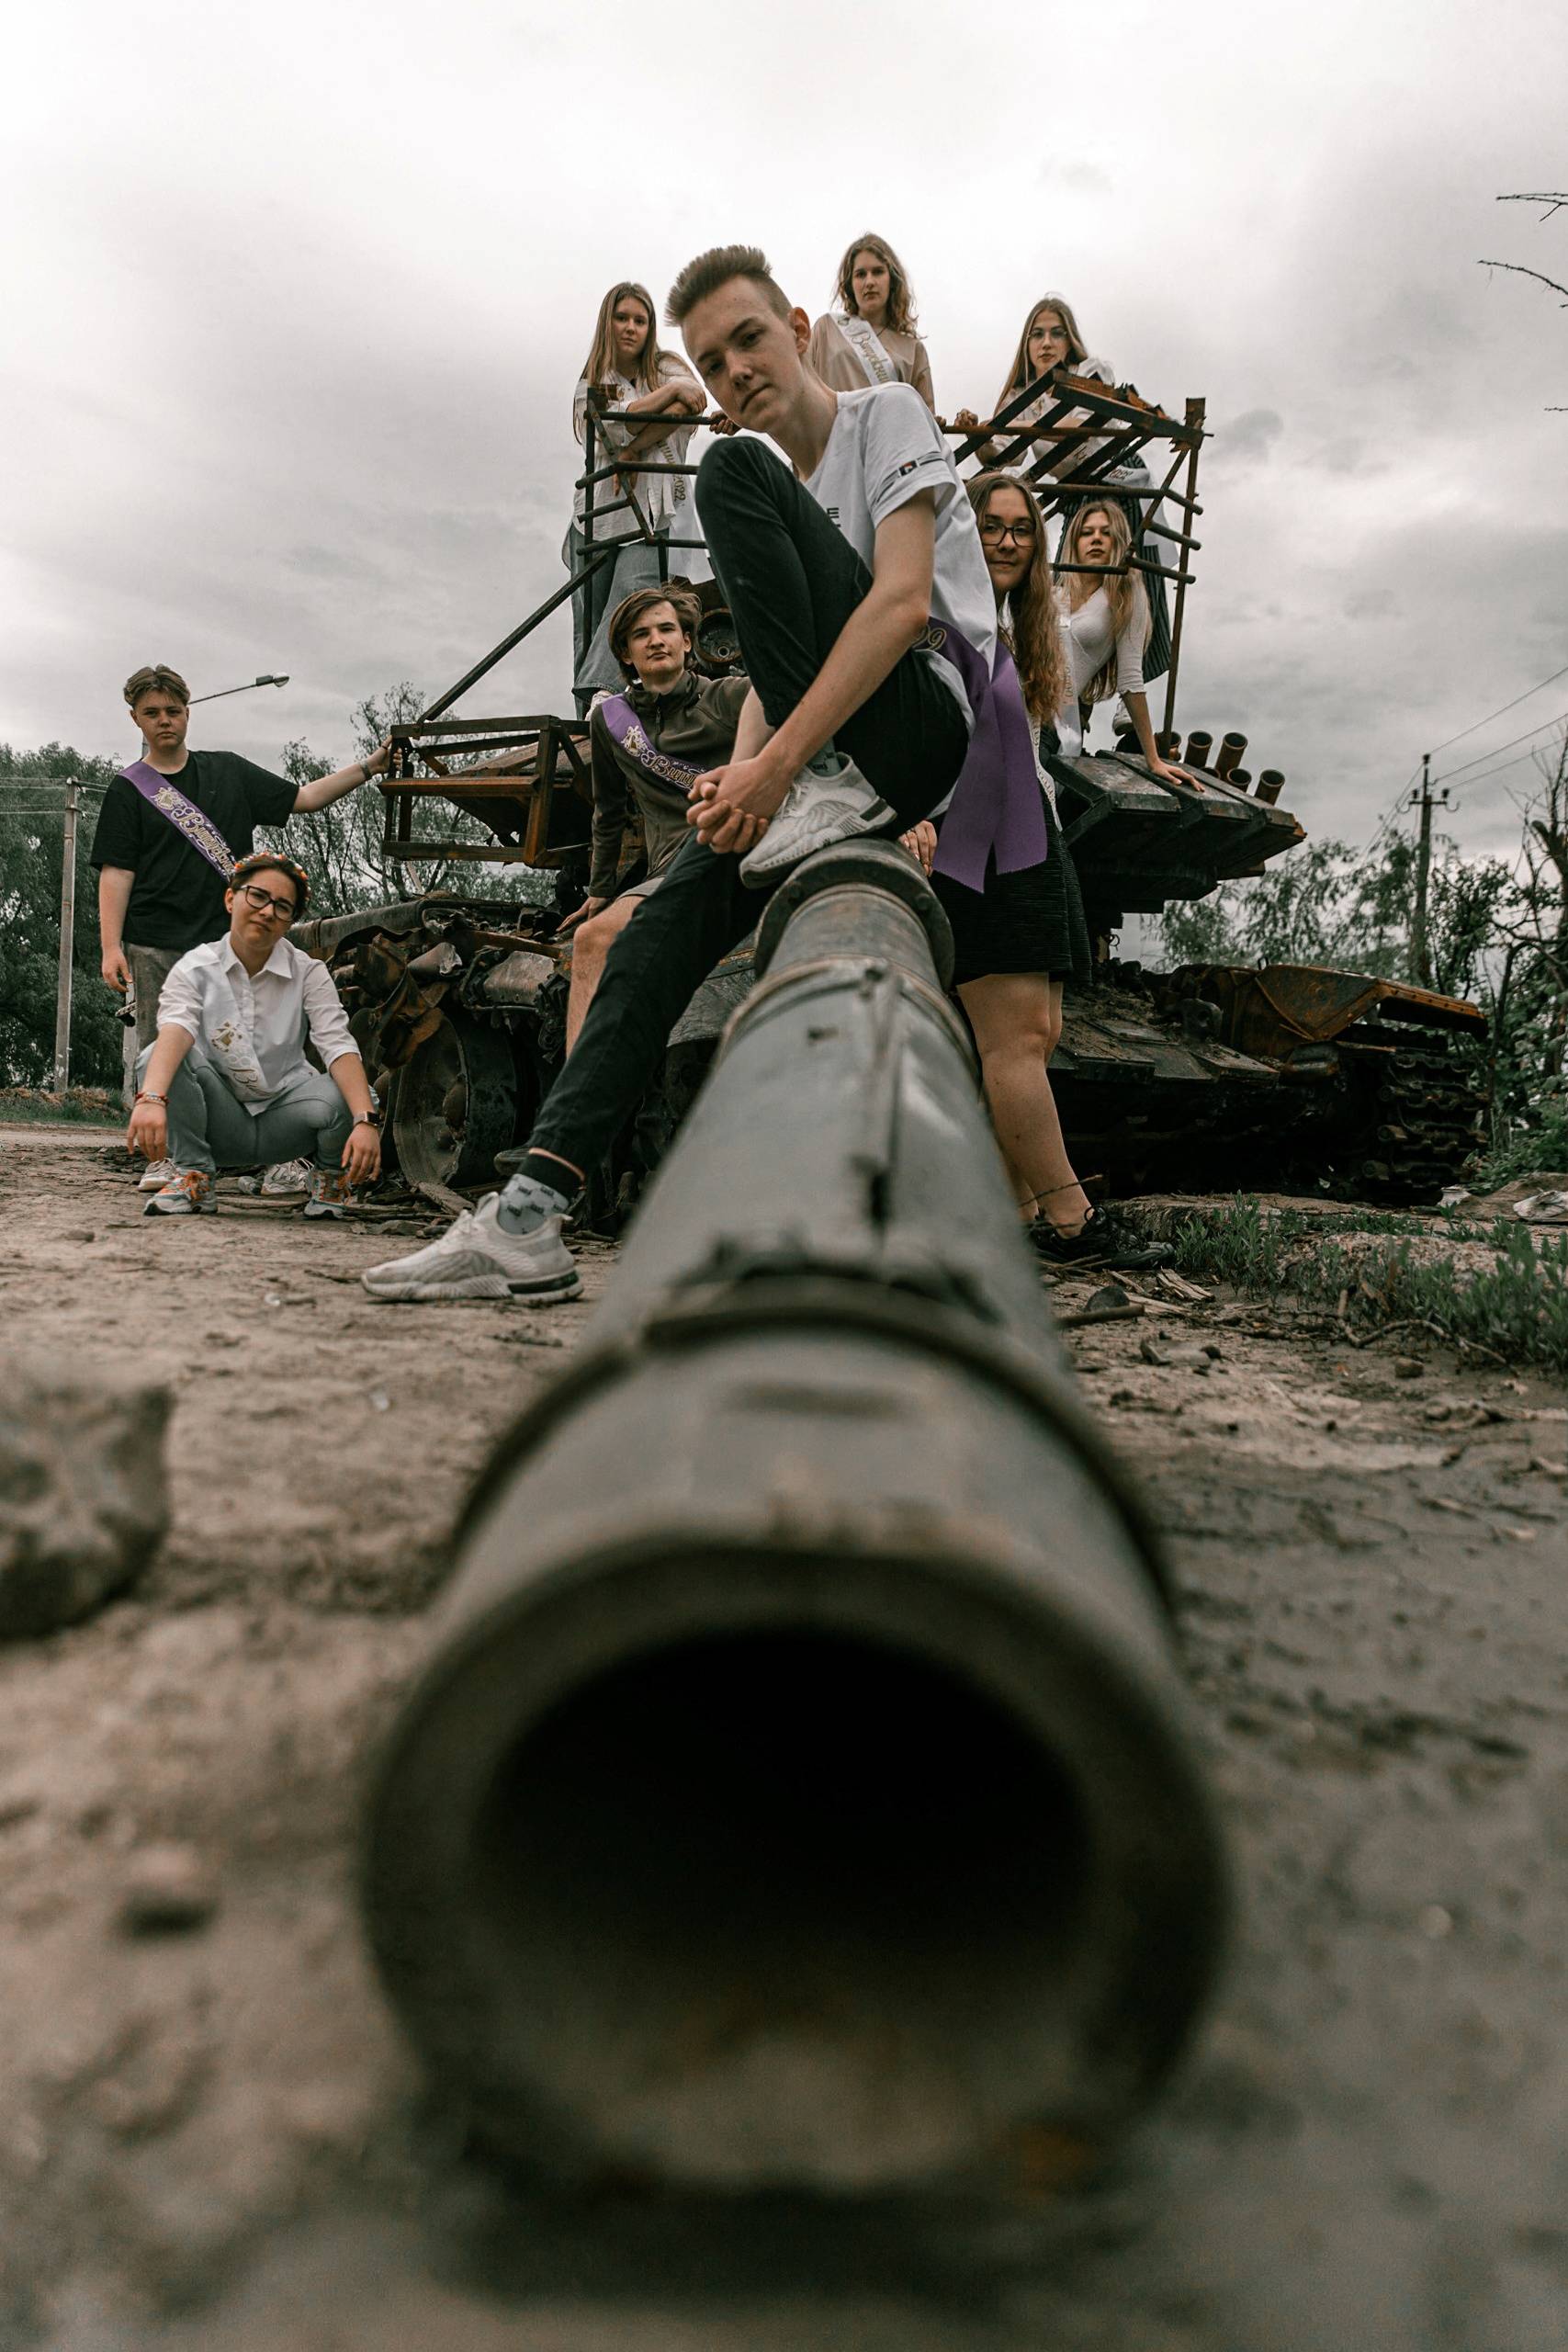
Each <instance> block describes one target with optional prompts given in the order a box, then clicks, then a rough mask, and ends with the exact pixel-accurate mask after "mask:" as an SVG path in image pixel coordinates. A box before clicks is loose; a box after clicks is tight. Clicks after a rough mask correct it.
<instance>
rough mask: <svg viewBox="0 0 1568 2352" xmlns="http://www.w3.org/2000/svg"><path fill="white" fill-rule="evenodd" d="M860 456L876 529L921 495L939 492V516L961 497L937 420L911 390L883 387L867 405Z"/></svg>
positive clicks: (901, 385) (868, 506) (912, 389)
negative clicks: (954, 500) (901, 507)
mask: <svg viewBox="0 0 1568 2352" xmlns="http://www.w3.org/2000/svg"><path fill="white" fill-rule="evenodd" d="M863 413H864V416H865V426H864V438H863V442H862V445H861V447H862V452H863V460H864V465H865V503H866V506H867V508H868V509H869V511H870V515H871V521H872V527H873V529H878V528H880V526H882V525H883V524H884V523H886V520H887V517H888V516H889V515H896V514H897V512H898V509H899V507H900V506H907V505H908V503H909V501H910V499H911V498H918V497H919V493H920V492H921V491H922V490H934V491H935V492H936V505H937V512H938V514H939V515H940V514H941V512H942V508H943V507H944V506H945V505H946V504H947V502H948V500H949V499H950V498H952V497H954V496H956V495H957V494H958V476H957V474H956V472H955V471H954V469H953V460H952V458H950V457H949V456H948V454H947V444H946V443H945V441H943V439H942V435H941V434H940V433H939V432H938V431H937V424H936V419H935V417H934V416H933V415H932V414H931V411H930V409H929V408H928V407H927V406H926V404H925V402H924V401H923V400H922V399H921V398H920V396H919V392H917V391H916V390H915V388H914V386H913V385H912V384H883V385H881V386H880V387H879V388H878V390H876V392H875V393H874V395H873V397H872V398H871V399H870V400H868V401H866V403H865V408H864V412H863Z"/></svg>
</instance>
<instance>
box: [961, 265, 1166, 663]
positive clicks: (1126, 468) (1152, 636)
mask: <svg viewBox="0 0 1568 2352" xmlns="http://www.w3.org/2000/svg"><path fill="white" fill-rule="evenodd" d="M1053 368H1066V370H1067V372H1068V373H1069V375H1073V376H1082V377H1086V378H1089V379H1091V380H1093V381H1094V382H1096V383H1100V384H1109V385H1113V384H1114V383H1115V381H1116V377H1115V371H1114V370H1113V368H1111V364H1110V362H1109V361H1108V360H1104V359H1096V358H1095V357H1093V356H1092V355H1091V354H1090V352H1089V346H1088V345H1087V344H1086V343H1085V341H1084V339H1083V334H1082V332H1081V330H1080V329H1079V326H1078V322H1077V318H1076V317H1075V315H1074V313H1073V308H1072V305H1071V303H1069V302H1068V301H1066V300H1065V299H1064V298H1063V296H1061V295H1060V294H1046V295H1043V296H1042V298H1041V300H1039V301H1038V302H1036V303H1035V305H1034V308H1033V309H1032V311H1030V313H1029V316H1028V317H1027V318H1026V319H1025V321H1024V322H1023V332H1022V334H1021V335H1020V336H1019V339H1018V348H1017V350H1016V351H1015V352H1014V354H1013V357H1012V365H1011V367H1010V368H1009V370H1008V374H1007V380H1006V382H1005V383H1004V384H1003V386H1002V389H1001V390H1000V391H999V392H998V394H997V399H996V404H995V407H994V408H993V409H992V412H991V413H992V415H993V416H994V415H995V414H996V413H998V410H1000V409H1002V408H1005V407H1006V405H1007V403H1008V401H1011V400H1016V399H1017V397H1018V395H1019V393H1020V392H1021V391H1022V390H1023V388H1024V386H1025V385H1026V384H1032V383H1036V382H1038V380H1039V379H1040V378H1041V377H1042V376H1044V375H1047V374H1049V373H1050V371H1051V370H1052V369H1053ZM1054 407H1055V395H1054V394H1053V393H1051V392H1049V391H1046V392H1042V393H1041V394H1040V396H1039V397H1038V398H1037V399H1035V400H1032V401H1029V402H1028V403H1027V405H1026V406H1025V407H1023V408H1022V409H1021V410H1020V412H1019V413H1018V415H1017V416H1016V417H1014V418H1013V419H1012V420H1011V421H1010V424H1009V425H1008V427H1007V432H1008V433H1009V434H1010V435H1011V434H1013V433H1014V432H1016V431H1021V430H1022V429H1023V428H1024V427H1025V426H1027V425H1030V424H1036V423H1037V422H1038V421H1039V419H1040V418H1041V417H1042V416H1043V415H1044V414H1045V413H1046V411H1047V410H1048V409H1051V408H1054ZM978 422H979V419H978V418H977V417H976V414H975V413H974V411H973V410H972V409H960V411H959V413H958V414H957V415H956V416H955V417H954V419H953V423H954V424H955V425H960V426H962V427H963V428H964V430H965V431H968V432H972V431H973V430H974V428H975V426H976V424H978ZM1088 422H1089V416H1088V412H1087V411H1086V410H1083V409H1077V410H1074V411H1072V412H1070V413H1068V414H1067V415H1066V416H1065V417H1063V418H1062V419H1061V423H1062V424H1064V425H1071V424H1087V423H1088ZM1007 446H1008V444H1006V443H1004V442H1002V441H1000V440H998V441H992V442H988V443H987V444H986V446H985V447H983V448H982V449H981V450H980V452H979V457H980V462H981V464H982V465H985V466H994V465H995V464H996V463H997V460H998V458H999V457H1000V455H1001V453H1002V450H1003V448H1004V447H1007ZM1104 446H1105V444H1104V441H1103V439H1092V440H1089V441H1082V442H1077V443H1075V444H1072V445H1062V444H1059V443H1057V442H1055V441H1036V442H1035V443H1034V444H1033V445H1032V447H1033V453H1034V456H1035V457H1036V458H1044V460H1045V468H1046V471H1047V472H1048V473H1052V474H1057V475H1064V474H1065V475H1066V477H1067V478H1068V479H1069V480H1070V479H1071V478H1072V477H1073V476H1074V475H1075V474H1076V473H1077V471H1078V469H1079V468H1080V467H1082V466H1084V465H1086V464H1087V463H1088V461H1089V458H1092V457H1093V455H1094V453H1095V451H1096V450H1097V449H1101V448H1103V447H1104ZM1027 462H1028V461H1027V459H1025V458H1022V457H1020V458H1018V459H1017V460H1015V463H1016V464H1017V465H1019V466H1024V465H1026V464H1027ZM1148 480H1149V471H1148V468H1147V467H1146V466H1145V465H1144V464H1143V462H1142V461H1141V460H1140V459H1134V460H1132V461H1131V462H1130V463H1126V464H1123V465H1119V466H1114V467H1112V468H1111V472H1110V473H1109V474H1108V475H1107V476H1106V479H1105V488H1106V492H1108V493H1110V494H1112V495H1113V494H1114V493H1115V491H1116V488H1117V485H1118V484H1119V483H1124V484H1126V485H1127V487H1128V488H1129V489H1132V488H1134V487H1140V486H1142V485H1144V484H1145V483H1147V481H1148ZM1094 494H1095V493H1094V492H1089V491H1066V492H1063V493H1062V495H1061V498H1060V501H1059V508H1058V511H1059V513H1060V515H1061V517H1062V521H1063V524H1064V526H1066V524H1067V523H1068V522H1070V520H1071V518H1072V516H1073V515H1075V514H1076V513H1077V511H1078V510H1079V508H1080V507H1081V506H1082V504H1083V503H1084V500H1085V499H1086V498H1089V497H1091V496H1093V495H1094ZM1116 507H1117V511H1118V512H1120V513H1121V514H1122V515H1125V517H1126V520H1127V524H1128V527H1129V535H1130V536H1132V535H1136V536H1135V538H1134V548H1135V552H1136V553H1137V554H1138V555H1140V556H1143V555H1145V554H1148V553H1150V552H1151V550H1150V549H1148V548H1145V545H1144V537H1143V535H1144V532H1145V527H1146V524H1147V521H1148V519H1149V511H1150V510H1149V502H1148V501H1146V500H1142V499H1137V498H1133V497H1122V498H1118V499H1117V500H1116ZM1159 544H1160V543H1159V542H1158V540H1157V539H1156V542H1155V548H1154V550H1153V552H1154V553H1155V554H1156V557H1157V550H1158V547H1159ZM1056 560H1057V562H1058V563H1061V562H1065V561H1066V560H1067V559H1066V557H1065V556H1064V555H1063V553H1062V550H1061V549H1060V548H1058V549H1057V554H1056ZM1145 579H1146V582H1147V586H1146V590H1145V601H1146V604H1147V609H1148V616H1149V634H1148V639H1147V642H1146V644H1145V648H1144V652H1143V661H1142V669H1143V676H1144V681H1145V683H1150V682H1152V681H1153V680H1154V679H1156V678H1163V677H1164V675H1165V673H1166V672H1167V670H1168V668H1169V667H1170V616H1169V609H1168V600H1167V597H1166V593H1165V582H1164V581H1163V580H1162V579H1161V578H1160V576H1159V575H1158V573H1157V572H1156V573H1149V574H1146V575H1145Z"/></svg>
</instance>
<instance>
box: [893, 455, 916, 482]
mask: <svg viewBox="0 0 1568 2352" xmlns="http://www.w3.org/2000/svg"><path fill="white" fill-rule="evenodd" d="M919 462H920V461H919V458H910V460H909V462H908V465H907V466H900V467H899V469H898V471H897V474H896V475H895V476H894V480H895V481H903V479H904V476H905V475H906V474H912V473H913V472H914V470H915V468H916V467H917V466H918V465H919Z"/></svg>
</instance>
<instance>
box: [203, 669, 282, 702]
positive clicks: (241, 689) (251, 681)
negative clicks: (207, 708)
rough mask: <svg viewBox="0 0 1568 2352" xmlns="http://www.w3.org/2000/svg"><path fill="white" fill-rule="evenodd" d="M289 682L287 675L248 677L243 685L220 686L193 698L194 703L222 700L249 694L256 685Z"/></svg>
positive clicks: (275, 684) (274, 684)
mask: <svg viewBox="0 0 1568 2352" xmlns="http://www.w3.org/2000/svg"><path fill="white" fill-rule="evenodd" d="M287 684H288V678H287V676H284V677H281V678H271V677H267V678H247V680H246V681H245V684H243V686H220V687H219V688H218V691H217V693H216V694H210V695H192V696H191V700H192V702H193V703H196V702H221V701H222V699H223V697H224V695H248V694H249V693H250V692H251V689H252V688H253V687H254V686H286V685H287Z"/></svg>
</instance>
